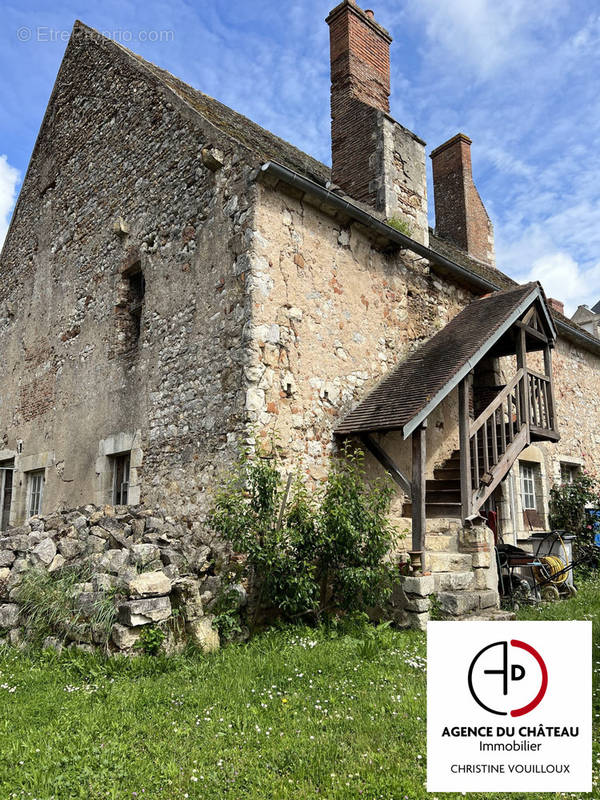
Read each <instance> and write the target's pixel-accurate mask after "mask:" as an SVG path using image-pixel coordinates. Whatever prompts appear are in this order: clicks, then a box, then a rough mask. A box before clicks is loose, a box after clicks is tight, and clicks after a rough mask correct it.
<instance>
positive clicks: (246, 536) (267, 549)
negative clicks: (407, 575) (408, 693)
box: [211, 448, 395, 625]
mask: <svg viewBox="0 0 600 800" xmlns="http://www.w3.org/2000/svg"><path fill="white" fill-rule="evenodd" d="M392 493H393V489H392V488H391V486H390V485H389V483H383V482H381V481H375V482H373V483H372V484H369V483H368V482H367V481H366V479H365V473H364V456H363V454H362V452H360V451H356V452H354V451H352V450H350V448H346V449H344V451H343V452H342V454H341V456H340V457H339V458H336V459H335V460H334V462H333V464H332V467H331V470H330V473H329V476H328V479H327V482H326V484H325V486H324V488H323V489H322V490H320V491H313V492H312V493H311V492H309V490H308V488H307V486H306V485H305V483H304V482H303V481H302V480H301V479H300V478H299V477H296V478H295V479H292V478H290V477H288V479H287V481H285V480H284V478H283V475H282V470H281V468H280V464H279V463H278V458H277V455H276V454H275V455H272V456H270V457H261V456H254V457H253V456H250V455H248V454H245V455H243V456H242V458H241V460H240V461H239V463H238V464H237V466H236V468H235V469H234V471H233V474H232V476H231V477H230V479H229V480H228V481H227V483H226V484H225V485H224V486H223V488H222V489H221V491H220V492H219V493H218V494H217V496H216V500H215V505H214V508H213V511H212V514H211V522H212V526H213V528H214V529H215V531H216V532H218V533H219V534H221V535H222V536H223V537H225V538H226V539H228V540H229V541H230V542H231V543H232V545H233V547H234V549H235V550H236V551H237V552H238V553H242V554H244V555H245V562H244V568H243V572H244V574H243V577H245V578H247V579H248V580H249V582H250V584H251V587H252V599H253V606H254V613H253V615H252V619H251V620H249V621H250V624H252V625H253V624H255V623H256V622H257V620H258V618H259V617H261V616H263V617H264V616H269V615H270V614H272V613H273V612H275V613H277V614H279V615H280V616H282V617H283V618H285V619H297V618H299V617H312V618H313V619H315V620H320V619H322V618H323V617H324V616H326V615H328V614H331V613H338V612H340V611H344V612H351V611H355V610H361V609H366V608H369V607H372V606H377V605H381V604H382V603H384V602H385V601H386V600H387V599H388V598H389V596H390V594H391V591H392V588H393V577H394V572H393V569H392V566H391V565H390V564H387V563H386V562H385V557H386V555H387V554H388V552H389V550H390V548H391V546H392V543H393V540H394V538H395V532H394V529H393V528H392V527H391V525H390V524H389V522H388V519H387V513H388V511H389V505H390V501H391V496H392ZM236 580H239V575H237V576H236ZM227 624H230V623H229V622H228V623H227Z"/></svg>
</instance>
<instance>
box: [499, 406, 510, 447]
mask: <svg viewBox="0 0 600 800" xmlns="http://www.w3.org/2000/svg"><path fill="white" fill-rule="evenodd" d="M506 404H507V406H508V405H509V402H508V398H507V399H506ZM500 441H501V443H502V455H504V453H506V422H505V419H504V402H502V404H501V405H500Z"/></svg>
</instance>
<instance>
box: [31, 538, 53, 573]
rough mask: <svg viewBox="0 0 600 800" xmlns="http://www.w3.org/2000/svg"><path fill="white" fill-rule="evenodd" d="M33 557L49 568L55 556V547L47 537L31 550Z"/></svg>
mask: <svg viewBox="0 0 600 800" xmlns="http://www.w3.org/2000/svg"><path fill="white" fill-rule="evenodd" d="M33 555H34V556H35V557H36V558H37V559H39V561H41V562H42V564H45V565H46V566H49V565H50V564H51V563H52V561H53V560H54V556H55V555H56V545H55V544H54V542H53V541H52V539H50V538H49V537H48V538H46V539H42V541H41V542H40V543H39V544H37V545H36V546H35V547H34V548H33Z"/></svg>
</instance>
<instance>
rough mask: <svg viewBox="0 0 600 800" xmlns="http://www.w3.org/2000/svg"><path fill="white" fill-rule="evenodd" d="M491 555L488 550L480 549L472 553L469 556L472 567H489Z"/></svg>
mask: <svg viewBox="0 0 600 800" xmlns="http://www.w3.org/2000/svg"><path fill="white" fill-rule="evenodd" d="M493 557H494V556H493V555H492V553H491V551H490V550H480V551H478V552H476V553H473V554H472V556H471V558H472V564H473V567H489V566H490V564H491V563H492V558H493Z"/></svg>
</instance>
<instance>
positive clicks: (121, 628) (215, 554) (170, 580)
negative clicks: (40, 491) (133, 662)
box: [0, 505, 246, 652]
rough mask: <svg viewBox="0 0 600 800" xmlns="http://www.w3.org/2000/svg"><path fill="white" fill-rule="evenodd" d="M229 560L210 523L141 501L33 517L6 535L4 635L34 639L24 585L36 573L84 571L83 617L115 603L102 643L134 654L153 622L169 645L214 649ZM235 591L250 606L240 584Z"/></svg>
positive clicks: (1, 558)
mask: <svg viewBox="0 0 600 800" xmlns="http://www.w3.org/2000/svg"><path fill="white" fill-rule="evenodd" d="M229 556H230V554H229V552H228V549H227V546H226V545H224V544H223V543H221V542H219V541H217V540H215V539H214V538H212V536H211V533H210V532H209V531H206V529H202V528H200V527H199V526H196V525H195V524H192V523H188V522H185V521H181V520H176V519H174V518H172V517H168V516H167V517H166V516H164V515H161V514H159V513H156V512H153V511H149V510H147V509H144V508H142V507H124V506H117V507H112V506H103V507H102V508H98V507H96V506H92V505H87V506H84V507H82V508H78V509H76V510H73V511H68V512H62V513H54V514H51V515H48V516H38V517H32V518H31V519H30V520H29V521H28V523H27V524H26V525H24V526H22V527H20V528H11V529H9V530H8V531H6V532H5V535H4V536H2V537H1V538H0V635H2V636H3V638H4V640H5V641H8V642H11V643H17V642H19V641H22V640H23V639H26V638H27V634H28V630H27V614H26V613H24V611H23V610H22V609H21V606H20V602H19V588H20V587H21V586H22V585H23V581H24V579H25V577H26V575H27V573H28V571H30V570H32V569H37V570H40V569H41V570H47V571H48V573H50V574H53V575H55V576H60V575H64V574H65V570H67V571H68V570H69V569H72V570H77V569H81V572H82V574H83V573H85V575H86V576H87V577H86V580H85V582H83V583H78V584H75V585H74V587H73V592H74V596H73V603H74V606H75V607H76V608H77V609H79V611H80V615H81V617H82V618H83V619H85V617H86V613H88V610H89V614H90V616H91V615H92V613H93V609H94V608H95V607H97V605H98V603H99V602H100V601H102V600H106V598H109V599H110V601H111V602H113V603H114V608H115V619H116V621H115V622H114V624H113V626H112V630H110V636H109V639H108V642H106V641H105V642H104V644H105V646H106V647H107V648H108V650H109V651H110V652H135V649H136V643H138V642H139V640H140V637H141V636H142V638H143V633H142V632H143V630H144V628H146V627H147V626H156V627H158V628H160V629H161V630H162V631H163V633H164V639H165V647H167V648H168V647H170V648H172V647H174V646H180V645H183V644H185V642H186V641H192V642H193V643H195V644H196V645H197V646H199V647H201V648H202V649H203V650H205V651H210V650H214V649H216V648H218V646H219V636H218V633H217V631H216V630H215V629H214V627H213V620H214V616H213V614H211V610H213V609H214V605H215V601H216V599H217V596H218V593H219V589H220V587H221V577H220V574H221V573H222V571H223V568H224V566H225V565H226V564H227V563H228V560H229ZM237 597H238V598H239V603H240V604H243V603H244V602H245V599H246V597H245V591H244V589H243V587H241V586H239V587H237ZM68 638H71V639H72V640H73V643H74V644H75V645H76V646H80V647H85V648H87V649H89V648H91V647H92V646H93V645H94V644H96V645H98V644H100V638H99V639H96V637H95V636H94V634H93V631H92V635H91V637H90V635H89V633H88V632H86V633H85V634H81V636H78V635H77V633H75V634H74V633H73V632H72V631H70V632H69V636H68ZM78 638H79V639H82V641H77V639H78ZM104 638H105V639H106V635H105V637H104ZM49 643H53V644H54V645H55V646H58V644H59V643H58V641H57V640H50V641H49ZM60 644H62V643H60Z"/></svg>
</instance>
